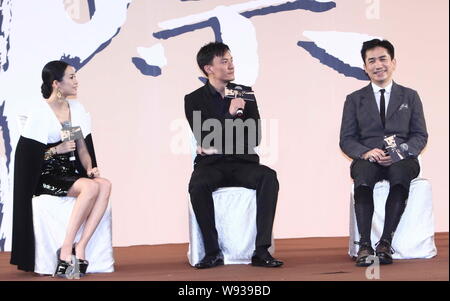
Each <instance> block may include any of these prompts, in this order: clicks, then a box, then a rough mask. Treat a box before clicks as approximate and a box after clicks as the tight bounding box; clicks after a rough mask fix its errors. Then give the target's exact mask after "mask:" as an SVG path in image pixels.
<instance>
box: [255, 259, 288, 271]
mask: <svg viewBox="0 0 450 301" xmlns="http://www.w3.org/2000/svg"><path fill="white" fill-rule="evenodd" d="M251 264H252V266H257V267H267V268H276V267H280V266H282V265H283V262H282V261H280V260H276V259H275V258H273V259H269V260H264V259H261V258H259V257H252V263H251Z"/></svg>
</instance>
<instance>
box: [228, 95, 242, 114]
mask: <svg viewBox="0 0 450 301" xmlns="http://www.w3.org/2000/svg"><path fill="white" fill-rule="evenodd" d="M244 108H245V100H244V99H242V98H233V99H232V100H231V103H230V108H229V112H230V114H231V115H233V116H234V115H236V112H237V110H238V109H244Z"/></svg>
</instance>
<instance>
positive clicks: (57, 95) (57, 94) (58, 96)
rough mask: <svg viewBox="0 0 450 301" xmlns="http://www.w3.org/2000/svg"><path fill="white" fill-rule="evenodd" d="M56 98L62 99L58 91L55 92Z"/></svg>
mask: <svg viewBox="0 0 450 301" xmlns="http://www.w3.org/2000/svg"><path fill="white" fill-rule="evenodd" d="M56 97H57V98H58V99H61V98H62V94H61V91H59V89H58V90H56Z"/></svg>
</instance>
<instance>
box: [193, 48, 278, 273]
mask: <svg viewBox="0 0 450 301" xmlns="http://www.w3.org/2000/svg"><path fill="white" fill-rule="evenodd" d="M197 63H198V66H199V67H200V69H201V70H202V72H203V73H204V74H205V75H206V76H207V77H208V81H207V82H206V84H205V85H204V86H203V87H201V88H199V89H197V90H195V91H194V92H192V93H190V94H188V95H186V96H185V99H184V103H185V113H186V118H187V120H188V122H189V125H190V126H191V129H192V131H193V133H194V136H195V138H196V140H197V157H196V158H195V162H194V171H193V173H192V176H191V180H190V182H189V193H190V196H191V203H192V207H193V209H194V212H195V216H196V218H197V222H198V224H199V227H200V230H201V233H202V237H203V241H204V245H205V254H206V255H205V257H204V258H203V259H202V260H201V261H200V262H199V263H197V264H196V265H195V267H196V268H199V269H201V268H210V267H214V266H218V265H223V264H224V261H223V255H222V252H221V250H220V248H219V244H218V236H217V230H216V227H215V220H214V203H213V198H212V193H213V191H214V190H216V189H218V188H220V187H227V186H228V187H229V186H240V187H246V188H250V189H256V199H257V200H256V202H257V204H256V208H257V214H256V228H257V235H256V241H255V251H254V253H253V256H252V265H255V266H264V267H278V266H281V265H282V264H283V262H281V261H279V260H276V259H275V258H273V257H272V256H271V255H270V253H269V252H268V248H269V247H270V245H271V237H272V226H273V221H274V217H275V209H276V203H277V196H278V188H279V186H278V180H277V175H276V172H275V171H274V170H272V169H270V168H269V167H267V166H264V165H261V164H259V157H258V155H257V154H256V153H255V151H254V147H256V146H257V145H258V144H259V142H260V137H261V135H260V117H259V112H258V106H257V104H256V101H247V102H246V101H245V100H244V99H242V98H228V97H225V88H226V86H227V84H228V83H229V82H231V81H233V80H234V65H233V57H232V56H231V53H230V49H229V48H228V46H227V45H225V44H223V43H219V42H215V43H209V44H207V45H205V46H203V47H202V48H201V49H200V51H199V52H198V54H197ZM239 110H243V115H242V116H241V115H240V114H238V111H239Z"/></svg>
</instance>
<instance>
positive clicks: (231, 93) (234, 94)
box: [225, 82, 256, 117]
mask: <svg viewBox="0 0 450 301" xmlns="http://www.w3.org/2000/svg"><path fill="white" fill-rule="evenodd" d="M225 97H228V98H242V99H244V100H245V101H255V100H256V99H255V95H254V94H253V90H252V88H251V87H248V86H244V85H238V84H235V83H231V82H230V83H228V84H227V86H226V89H225ZM236 116H237V117H242V116H244V109H242V108H239V109H237V111H236Z"/></svg>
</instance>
